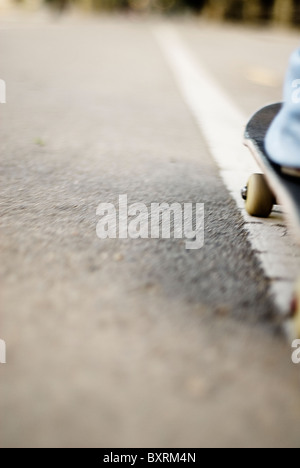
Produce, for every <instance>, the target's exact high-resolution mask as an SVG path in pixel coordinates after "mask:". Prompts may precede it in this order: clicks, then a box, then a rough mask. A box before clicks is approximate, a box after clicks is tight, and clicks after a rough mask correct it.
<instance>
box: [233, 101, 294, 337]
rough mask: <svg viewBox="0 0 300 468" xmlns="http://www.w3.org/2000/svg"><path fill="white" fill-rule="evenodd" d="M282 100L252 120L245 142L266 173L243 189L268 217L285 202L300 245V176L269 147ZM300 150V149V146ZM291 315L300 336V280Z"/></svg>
mask: <svg viewBox="0 0 300 468" xmlns="http://www.w3.org/2000/svg"><path fill="white" fill-rule="evenodd" d="M281 107H282V104H281V103H278V104H272V105H270V106H267V107H264V108H263V109H261V110H259V111H258V112H257V113H256V114H255V115H254V116H253V117H252V118H251V119H250V121H249V122H248V124H247V126H246V130H245V135H244V144H245V146H247V147H248V149H249V150H250V152H251V154H252V156H253V157H254V159H255V160H256V162H257V164H258V165H259V167H260V169H261V170H262V172H263V174H252V175H251V177H250V178H249V181H248V184H247V186H246V187H245V188H243V189H242V197H243V199H244V200H245V208H246V211H247V212H248V214H249V215H251V216H256V217H261V218H267V217H268V216H269V215H270V214H271V212H272V209H273V206H274V205H281V206H282V208H283V210H284V215H285V216H286V218H287V221H288V222H289V224H290V225H291V227H292V228H293V230H292V233H293V234H294V237H295V240H296V241H297V243H298V244H299V245H300V177H295V176H293V175H291V174H288V173H285V172H284V171H283V169H282V168H281V167H280V166H278V165H277V164H274V163H273V162H272V161H271V160H270V159H269V157H268V155H267V154H266V151H265V146H264V140H265V136H266V133H267V131H268V129H269V127H270V125H271V123H272V121H273V119H274V118H275V117H276V115H277V114H278V112H279V111H280V109H281ZM299 151H300V149H299ZM291 318H292V320H293V329H294V331H295V332H296V335H297V338H300V281H299V282H298V283H297V285H296V287H295V294H294V298H293V300H292V304H291Z"/></svg>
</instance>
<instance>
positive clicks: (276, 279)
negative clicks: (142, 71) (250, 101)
mask: <svg viewBox="0 0 300 468" xmlns="http://www.w3.org/2000/svg"><path fill="white" fill-rule="evenodd" d="M154 35H155V37H156V39H157V41H158V43H159V45H160V48H161V50H162V52H163V54H164V56H165V58H166V60H167V62H168V64H169V66H170V68H171V71H172V73H173V75H174V78H175V80H176V82H177V85H178V87H179V89H180V91H181V93H182V95H183V98H184V100H185V102H186V104H187V106H188V107H189V109H190V111H191V112H192V114H193V115H194V117H195V119H196V121H197V123H198V125H199V127H200V129H201V132H202V135H203V136H204V138H205V140H206V142H207V145H208V148H209V150H210V152H211V154H212V156H213V157H214V159H215V161H216V163H217V164H218V166H219V169H220V173H221V176H222V178H223V181H224V183H225V185H226V187H227V189H228V190H229V192H230V194H231V195H232V197H233V199H234V200H235V201H236V203H237V206H238V208H239V209H240V211H241V213H242V216H243V218H244V220H245V229H246V230H247V231H248V233H249V240H250V242H251V245H252V248H253V251H254V252H255V254H256V255H257V256H258V258H259V260H260V262H261V265H262V267H263V269H264V271H265V274H266V276H267V277H268V278H270V280H271V290H272V293H273V295H274V300H275V302H276V305H277V306H278V308H279V310H280V311H281V312H282V313H285V312H286V311H287V309H288V307H289V303H290V299H291V295H292V291H293V285H294V280H295V279H296V277H297V275H298V274H300V267H299V265H300V249H299V248H298V247H296V246H295V245H294V244H293V241H292V239H291V237H290V235H289V234H288V233H287V229H286V227H285V224H284V222H283V218H282V215H281V214H280V212H278V213H276V212H275V213H274V214H272V215H271V216H270V218H269V219H267V220H262V219H258V218H252V217H250V216H248V214H247V213H246V212H245V209H244V202H243V200H242V199H241V195H240V190H241V187H242V186H243V184H245V183H246V181H247V179H248V178H249V176H250V175H251V173H255V172H261V171H260V169H259V168H258V166H257V164H256V163H255V161H254V160H253V158H252V156H251V155H250V152H249V151H248V150H247V149H246V148H243V145H242V139H243V131H244V126H245V125H246V123H247V121H248V120H249V119H248V118H247V116H246V115H244V114H243V113H242V112H241V111H240V109H239V108H238V107H237V106H236V105H235V103H234V102H233V101H232V100H231V98H230V97H229V96H228V95H227V94H226V93H225V92H224V91H223V89H222V88H221V86H220V85H219V83H218V82H217V81H216V80H215V79H214V77H213V76H211V75H210V73H209V72H208V71H207V69H206V67H205V66H204V65H203V64H202V63H201V60H200V58H199V57H198V56H197V57H195V56H194V55H193V54H192V52H191V51H190V50H189V49H188V48H187V46H186V45H185V44H184V42H183V41H182V39H181V37H180V36H179V34H178V33H177V31H176V29H175V28H174V27H173V26H171V25H165V26H159V27H156V28H155V29H154Z"/></svg>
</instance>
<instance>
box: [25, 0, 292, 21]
mask: <svg viewBox="0 0 300 468" xmlns="http://www.w3.org/2000/svg"><path fill="white" fill-rule="evenodd" d="M19 1H20V0H19ZM21 1H24V2H26V1H27V0H21ZM41 1H44V2H47V3H51V4H52V5H53V6H55V7H57V8H59V9H61V10H63V9H65V8H67V7H68V6H69V5H75V6H78V7H81V8H83V9H85V10H117V9H121V10H134V11H140V12H143V11H165V12H178V11H183V10H189V11H193V12H195V13H199V14H200V13H201V14H203V15H204V16H205V17H207V18H212V19H218V20H230V21H243V22H252V23H258V22H264V23H265V22H271V21H272V22H274V23H277V24H285V25H288V24H290V25H300V0H41Z"/></svg>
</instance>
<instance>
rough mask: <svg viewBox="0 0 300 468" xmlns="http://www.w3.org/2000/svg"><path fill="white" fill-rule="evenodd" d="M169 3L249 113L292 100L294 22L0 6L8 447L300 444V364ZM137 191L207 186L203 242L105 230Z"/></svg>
mask: <svg viewBox="0 0 300 468" xmlns="http://www.w3.org/2000/svg"><path fill="white" fill-rule="evenodd" d="M167 21H169V22H171V23H172V27H173V28H175V29H176V31H177V32H178V34H179V35H180V37H181V38H182V40H183V41H184V43H185V44H186V46H187V47H188V48H189V49H190V50H193V52H194V54H195V55H196V56H197V57H199V58H201V61H202V62H203V63H204V64H205V66H206V67H207V70H209V72H210V73H211V74H212V75H213V76H214V77H215V79H216V80H217V82H218V83H219V84H220V86H222V88H223V89H224V90H225V91H226V92H227V93H228V95H230V96H231V98H232V99H233V100H234V102H236V103H238V104H239V106H240V107H241V109H242V110H243V112H245V113H246V114H251V113H252V112H254V111H255V110H256V108H258V107H261V106H262V105H263V104H265V103H269V102H272V101H278V100H280V98H281V83H282V79H283V74H284V70H285V67H286V64H287V60H288V56H289V53H290V52H291V51H292V50H293V48H294V47H295V46H296V45H297V43H298V37H297V34H296V33H288V32H281V31H272V30H261V29H245V28H240V27H233V26H226V27H225V26H215V25H209V24H206V23H203V22H200V21H199V20H195V19H188V18H182V19H180V18H176V19H174V20H162V19H159V18H154V19H153V18H152V19H151V18H150V19H149V18H144V17H138V16H124V17H122V16H115V17H109V16H106V17H99V18H80V17H78V16H72V17H64V18H54V17H51V18H50V19H49V18H48V17H47V16H44V15H39V16H37V17H31V16H28V17H27V16H26V17H23V16H3V17H2V19H1V17H0V56H1V64H0V78H1V79H4V80H5V81H6V85H7V103H6V104H5V105H4V104H3V105H2V104H1V105H0V115H1V117H0V118H1V121H0V151H1V173H0V177H1V189H0V190H1V201H0V207H1V218H0V220H1V262H0V275H1V330H0V338H2V339H3V340H5V342H6V346H7V363H6V364H1V365H0V376H1V377H0V378H1V384H0V415H1V427H0V446H1V447H48V446H51V447H65V446H67V447H79V446H80V447H82V446H83V447H89V446H93V447H118V446H120V447H143V446H145V447H166V446H167V447H195V446H196V447H197V446H207V447H214V446H224V447H231V446H236V447H248V446H250V447H251V446H262V447H265V446H271V447H276V446H280V447H281V446H282V447H286V446H292V447H299V445H300V367H299V366H298V367H297V366H296V365H294V364H292V362H291V348H290V343H288V342H287V341H286V339H285V338H284V336H283V334H282V333H281V332H280V327H279V318H278V311H277V309H276V307H275V306H274V303H273V300H272V297H271V294H270V292H269V286H270V284H269V283H270V282H269V280H268V279H267V278H266V276H265V274H264V271H263V269H262V267H261V265H260V264H259V262H258V260H257V257H256V256H255V255H254V252H253V251H252V248H251V245H250V243H249V240H248V237H247V233H246V231H245V229H244V221H243V219H242V217H241V214H240V212H239V211H238V210H237V208H236V205H235V202H234V201H233V200H232V198H231V197H230V195H229V193H228V192H227V190H226V188H225V186H224V184H223V181H222V179H221V177H220V175H219V172H218V168H217V167H216V164H215V162H214V161H213V159H212V157H211V155H210V152H209V150H208V147H207V143H206V141H205V138H204V137H203V135H202V133H201V131H200V130H199V127H198V126H197V125H196V122H195V120H194V118H193V116H192V114H191V112H190V110H189V109H188V107H187V106H186V103H185V102H184V100H183V98H182V95H181V93H180V91H179V89H178V86H177V84H176V82H175V80H174V77H173V75H172V73H171V71H170V68H169V66H168V64H167V63H166V60H165V57H164V55H163V53H162V50H161V48H160V46H159V43H158V42H157V40H156V38H155V34H154V33H153V30H154V29H155V28H156V27H157V26H158V25H161V24H165V23H166V22H167ZM216 138H218V135H216ZM120 194H127V196H128V202H129V203H135V202H143V203H145V204H146V205H147V206H150V204H151V203H152V202H159V203H163V202H165V203H173V202H178V203H184V202H193V203H196V202H197V203H204V204H205V244H204V247H203V248H202V249H200V250H194V251H188V250H186V249H185V247H184V242H183V241H182V240H180V239H176V240H174V239H167V240H166V239H149V240H147V239H136V240H133V239H106V240H100V239H99V238H98V237H97V235H96V225H97V222H98V220H99V217H98V216H96V209H97V206H98V205H99V203H101V202H104V203H113V204H117V202H118V197H119V195H120Z"/></svg>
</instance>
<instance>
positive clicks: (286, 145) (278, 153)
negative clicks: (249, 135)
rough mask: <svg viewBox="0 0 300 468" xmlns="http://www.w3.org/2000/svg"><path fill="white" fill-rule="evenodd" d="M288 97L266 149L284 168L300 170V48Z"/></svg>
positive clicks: (291, 67) (287, 87)
mask: <svg viewBox="0 0 300 468" xmlns="http://www.w3.org/2000/svg"><path fill="white" fill-rule="evenodd" d="M284 100H285V102H284V104H283V107H282V109H281V111H280V112H279V114H278V115H277V117H275V119H274V121H273V122H272V124H271V126H270V128H269V130H268V132H267V135H266V138H265V149H266V152H267V154H268V156H269V158H270V159H271V161H273V162H274V163H276V164H278V165H279V166H281V167H282V168H283V170H284V169H287V170H288V171H289V170H292V171H293V170H295V171H300V49H298V50H296V51H295V52H294V53H293V55H292V57H291V60H290V65H289V70H288V73H287V76H286V80H285V85H284ZM298 175H299V174H298Z"/></svg>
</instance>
